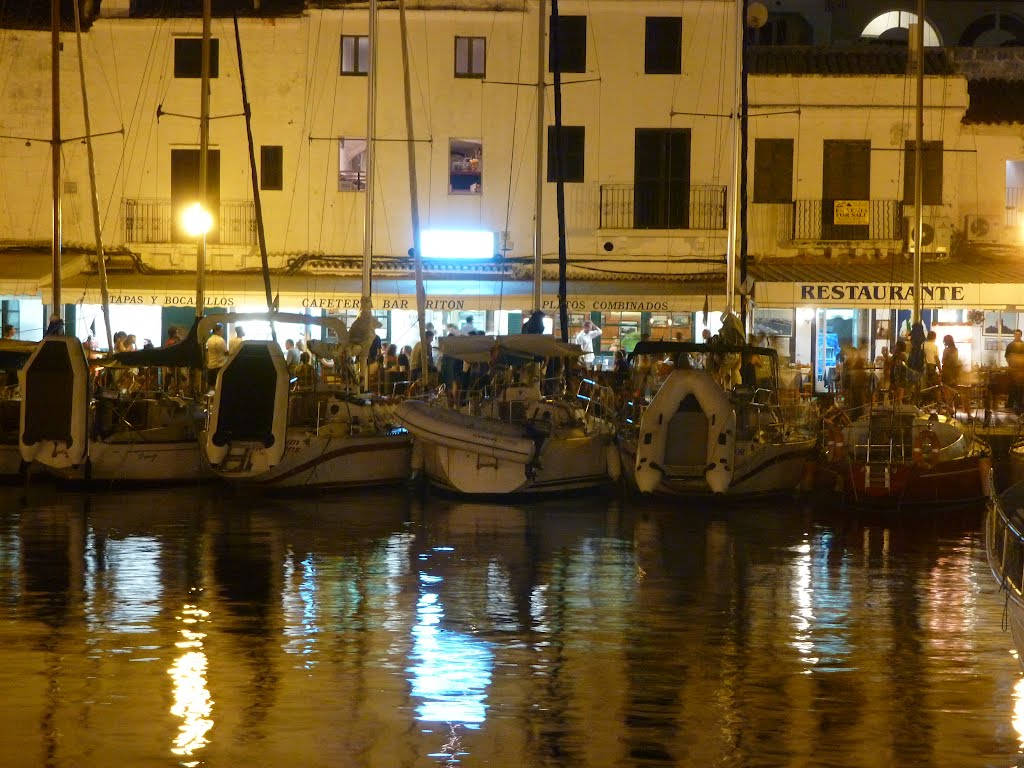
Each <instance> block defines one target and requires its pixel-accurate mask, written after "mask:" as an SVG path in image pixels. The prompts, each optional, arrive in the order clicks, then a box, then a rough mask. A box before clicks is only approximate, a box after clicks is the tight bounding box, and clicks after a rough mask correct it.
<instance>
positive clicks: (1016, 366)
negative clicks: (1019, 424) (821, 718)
mask: <svg viewBox="0 0 1024 768" xmlns="http://www.w3.org/2000/svg"><path fill="white" fill-rule="evenodd" d="M1003 354H1004V356H1005V357H1006V365H1007V366H1008V367H1009V369H1010V392H1009V394H1008V395H1007V396H1006V407H1007V408H1010V409H1012V410H1014V411H1017V413H1020V411H1021V409H1022V408H1024V341H1021V331H1020V329H1019V328H1018V329H1017V330H1016V331H1014V332H1013V341H1011V342H1010V343H1009V344H1007V345H1006V352H1004V353H1003Z"/></svg>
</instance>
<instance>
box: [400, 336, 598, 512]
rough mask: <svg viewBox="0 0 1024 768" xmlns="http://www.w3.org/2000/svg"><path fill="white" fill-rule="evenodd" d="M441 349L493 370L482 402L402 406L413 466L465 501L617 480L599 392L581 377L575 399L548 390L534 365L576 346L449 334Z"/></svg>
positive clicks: (571, 353) (573, 354) (574, 351)
mask: <svg viewBox="0 0 1024 768" xmlns="http://www.w3.org/2000/svg"><path fill="white" fill-rule="evenodd" d="M440 346H441V353H442V354H443V355H445V356H451V357H454V358H456V359H459V360H463V361H465V362H467V363H469V364H471V365H472V364H477V365H482V366H484V367H489V369H490V373H489V376H490V385H489V386H488V391H487V392H486V393H485V396H483V397H470V398H469V402H468V404H467V405H466V406H465V407H463V408H461V409H456V408H450V407H448V406H447V405H438V404H435V403H426V402H421V401H417V400H406V401H405V402H402V403H399V405H398V406H397V407H396V409H395V413H396V415H397V416H398V418H399V419H400V420H401V422H402V424H404V425H405V427H406V429H408V430H409V431H410V432H411V433H412V434H413V437H414V440H415V443H414V454H413V466H414V468H415V469H417V470H422V471H423V472H424V474H425V475H426V477H427V478H428V479H429V480H430V482H431V483H432V484H433V485H435V486H437V487H440V488H443V489H445V490H448V491H453V492H456V493H460V494H466V495H505V494H535V493H544V492H553V491H565V490H571V489H578V488H590V487H594V486H598V485H602V484H604V483H607V482H609V480H612V479H618V455H617V453H616V452H615V447H614V444H613V436H614V427H613V425H612V423H611V422H610V421H608V420H607V419H605V418H603V416H604V413H603V411H602V403H601V400H600V397H599V396H597V395H598V393H600V392H601V389H600V388H599V387H597V386H596V384H594V383H593V382H591V381H589V380H584V382H583V385H582V386H583V387H585V389H582V390H581V396H580V397H578V398H577V399H576V400H569V399H566V398H562V397H551V396H546V395H545V394H544V390H545V389H547V388H550V387H551V386H552V385H554V386H555V387H556V388H558V387H560V386H561V382H560V381H557V380H547V381H545V380H543V379H542V376H543V373H542V372H543V371H544V370H545V367H546V366H545V364H543V363H538V361H539V360H544V361H547V360H551V359H560V360H562V361H563V363H568V362H569V361H571V360H575V359H577V358H578V357H579V356H580V354H581V350H580V348H579V346H577V345H576V344H566V343H564V342H560V341H557V340H555V339H553V338H551V337H550V336H541V335H532V334H524V335H521V336H499V337H493V336H446V337H445V338H443V339H441V342H440Z"/></svg>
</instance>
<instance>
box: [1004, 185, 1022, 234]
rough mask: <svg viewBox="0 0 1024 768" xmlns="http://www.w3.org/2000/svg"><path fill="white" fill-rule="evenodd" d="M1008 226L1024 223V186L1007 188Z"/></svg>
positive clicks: (1017, 225)
mask: <svg viewBox="0 0 1024 768" xmlns="http://www.w3.org/2000/svg"><path fill="white" fill-rule="evenodd" d="M1005 223H1006V226H1008V227H1019V226H1020V225H1021V224H1024V187H1007V188H1006V222H1005Z"/></svg>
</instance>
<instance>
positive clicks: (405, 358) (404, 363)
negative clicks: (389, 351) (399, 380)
mask: <svg viewBox="0 0 1024 768" xmlns="http://www.w3.org/2000/svg"><path fill="white" fill-rule="evenodd" d="M411 355H412V347H410V346H409V345H408V344H406V345H405V346H404V347H402V351H401V352H399V353H398V372H399V373H409V361H410V359H411Z"/></svg>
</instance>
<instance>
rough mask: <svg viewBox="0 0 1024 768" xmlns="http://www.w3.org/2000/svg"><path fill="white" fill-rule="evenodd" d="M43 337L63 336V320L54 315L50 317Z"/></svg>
mask: <svg viewBox="0 0 1024 768" xmlns="http://www.w3.org/2000/svg"><path fill="white" fill-rule="evenodd" d="M43 335H44V336H63V335H64V320H63V318H62V317H61V316H60V315H58V314H57V313H54V314H52V315H50V322H49V323H48V324H47V326H46V332H45V333H44V334H43Z"/></svg>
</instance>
